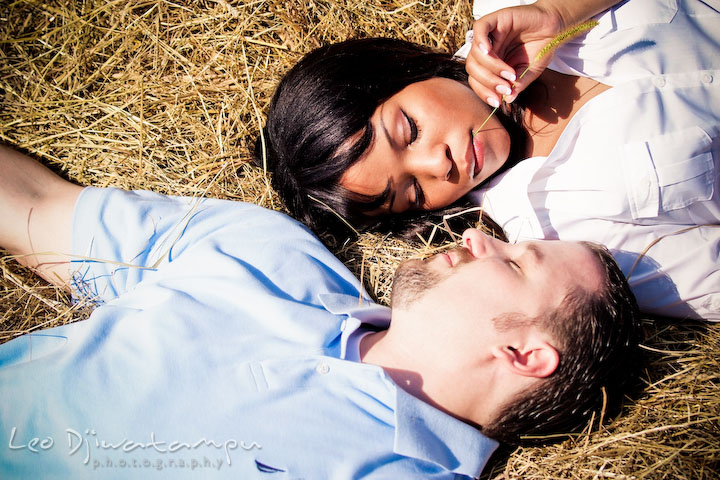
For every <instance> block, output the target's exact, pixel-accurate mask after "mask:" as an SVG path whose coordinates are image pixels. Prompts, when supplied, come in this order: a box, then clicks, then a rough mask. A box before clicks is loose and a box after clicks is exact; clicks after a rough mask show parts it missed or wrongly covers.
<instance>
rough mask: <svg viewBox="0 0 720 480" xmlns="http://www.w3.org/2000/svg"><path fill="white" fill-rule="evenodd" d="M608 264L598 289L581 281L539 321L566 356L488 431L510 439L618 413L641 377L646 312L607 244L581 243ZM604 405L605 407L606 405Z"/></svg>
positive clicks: (577, 425) (566, 428) (569, 428)
mask: <svg viewBox="0 0 720 480" xmlns="http://www.w3.org/2000/svg"><path fill="white" fill-rule="evenodd" d="M582 243H583V244H585V245H586V246H588V247H589V248H590V249H591V250H592V251H593V252H594V253H595V254H596V256H597V258H598V259H599V261H600V264H601V265H602V266H603V267H604V270H605V273H606V276H605V283H604V285H603V286H602V288H601V290H600V291H599V292H595V293H591V292H587V291H585V290H583V289H582V288H576V289H575V290H573V291H571V292H569V293H568V295H567V296H566V297H565V299H564V300H563V303H562V304H561V305H560V307H559V308H558V309H556V311H555V312H553V313H551V314H550V315H548V316H546V317H544V318H542V319H540V325H541V326H542V327H543V328H545V329H546V331H548V332H550V333H551V335H552V336H553V338H555V339H556V341H558V342H559V343H560V344H559V345H557V346H556V347H557V348H558V350H559V353H560V363H559V364H558V367H557V369H556V370H555V372H554V373H553V374H552V375H550V376H549V377H547V378H546V379H544V380H543V381H542V382H540V383H539V384H538V386H537V387H536V388H532V389H530V391H527V392H524V393H522V394H520V395H519V396H518V397H516V398H515V399H513V400H512V401H511V402H509V404H507V405H506V406H505V407H504V408H503V409H502V411H501V413H500V414H499V415H498V416H497V417H496V419H495V420H494V421H493V422H492V424H490V425H484V426H483V429H482V431H483V433H484V434H486V435H487V436H489V437H491V438H494V439H496V440H500V441H504V442H506V443H511V444H515V443H521V440H522V438H521V437H522V436H543V435H549V434H564V433H570V432H574V431H578V430H580V429H582V428H583V427H585V426H586V425H587V424H588V422H589V420H590V418H591V417H592V415H593V414H595V415H596V417H595V418H599V417H600V415H601V414H602V413H604V414H605V418H609V417H612V416H614V415H615V414H617V412H618V411H619V410H620V407H621V404H622V399H623V396H624V394H625V393H626V390H627V389H628V387H629V386H630V385H631V384H632V382H633V381H634V380H636V377H637V373H638V371H639V368H638V360H639V348H638V344H639V342H640V338H641V330H640V314H639V311H638V306H637V303H636V301H635V297H634V295H633V294H632V292H631V291H630V286H629V285H628V283H627V281H626V280H625V276H624V275H623V273H622V271H621V270H620V268H619V267H618V265H617V263H616V262H615V260H614V259H613V258H612V256H611V255H610V252H608V251H607V249H606V248H604V247H602V246H600V245H596V244H593V243H589V242H582ZM603 409H604V410H603Z"/></svg>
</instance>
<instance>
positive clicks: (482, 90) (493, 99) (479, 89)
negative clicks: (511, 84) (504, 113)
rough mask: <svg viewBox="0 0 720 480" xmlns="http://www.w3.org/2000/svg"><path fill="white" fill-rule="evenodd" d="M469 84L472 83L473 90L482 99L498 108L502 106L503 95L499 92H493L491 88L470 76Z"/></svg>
mask: <svg viewBox="0 0 720 480" xmlns="http://www.w3.org/2000/svg"><path fill="white" fill-rule="evenodd" d="M468 85H470V88H471V89H472V91H473V92H475V95H477V96H478V97H480V99H481V100H482V101H483V102H485V103H487V104H488V105H490V106H491V107H494V108H497V107H498V106H500V100H501V97H500V95H498V94H497V93H495V92H493V91H492V90H490V89H489V88H487V87H486V86H485V85H483V84H482V83H480V82H478V81H476V80H475V79H473V78H468Z"/></svg>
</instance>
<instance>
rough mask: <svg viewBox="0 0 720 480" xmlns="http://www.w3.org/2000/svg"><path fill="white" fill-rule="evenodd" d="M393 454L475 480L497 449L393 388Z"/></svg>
mask: <svg viewBox="0 0 720 480" xmlns="http://www.w3.org/2000/svg"><path fill="white" fill-rule="evenodd" d="M395 422H396V423H395V446H394V450H395V453H398V454H400V455H405V456H408V457H413V458H418V459H422V460H426V461H430V462H433V463H436V464H438V465H442V466H443V467H444V468H445V469H447V470H449V471H452V472H454V473H458V474H461V475H466V476H468V477H472V478H476V477H478V476H479V475H480V474H481V473H482V470H483V468H485V465H486V464H487V462H488V460H489V459H490V456H491V455H492V454H493V452H494V451H495V450H496V449H497V447H498V445H499V444H498V442H497V441H495V440H493V439H491V438H488V437H486V436H485V435H483V434H482V433H480V431H479V430H478V429H476V428H475V427H473V426H471V425H468V424H466V423H464V422H462V421H460V420H458V419H456V418H454V417H451V416H450V415H448V414H446V413H444V412H441V411H440V410H438V409H436V408H434V407H432V406H430V405H428V404H427V403H425V402H423V401H422V400H419V399H417V398H415V397H414V396H412V395H410V394H409V393H407V392H406V391H405V390H403V389H402V388H400V387H398V388H397V400H396V406H395Z"/></svg>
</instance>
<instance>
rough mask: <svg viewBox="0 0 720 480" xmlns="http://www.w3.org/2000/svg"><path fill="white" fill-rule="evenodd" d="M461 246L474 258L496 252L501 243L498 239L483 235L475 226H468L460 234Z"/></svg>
mask: <svg viewBox="0 0 720 480" xmlns="http://www.w3.org/2000/svg"><path fill="white" fill-rule="evenodd" d="M462 244H463V247H465V248H467V249H468V250H470V253H471V254H472V255H473V257H475V258H482V257H486V256H488V255H492V254H494V253H497V251H498V248H499V247H500V245H499V244H503V242H501V241H500V240H498V239H496V238H493V237H491V236H489V235H485V234H484V233H483V232H481V231H480V230H479V229H477V228H468V229H467V230H465V231H464V232H463V235H462Z"/></svg>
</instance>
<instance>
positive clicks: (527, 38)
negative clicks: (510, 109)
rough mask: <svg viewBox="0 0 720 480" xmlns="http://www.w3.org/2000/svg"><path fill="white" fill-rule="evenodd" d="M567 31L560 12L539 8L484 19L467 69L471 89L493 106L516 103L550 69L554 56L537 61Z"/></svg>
mask: <svg viewBox="0 0 720 480" xmlns="http://www.w3.org/2000/svg"><path fill="white" fill-rule="evenodd" d="M564 28H565V24H564V21H563V19H562V16H561V15H560V14H559V13H557V11H556V10H550V9H545V8H543V7H539V6H537V5H536V4H533V5H526V6H520V7H511V8H504V9H502V10H498V11H497V12H493V13H491V14H488V15H486V16H484V17H482V18H480V19H479V20H477V21H476V22H475V24H474V26H473V30H474V38H473V44H472V48H471V50H470V53H469V54H468V57H467V61H466V66H465V69H466V70H467V72H468V75H469V83H470V87H471V88H472V89H473V91H474V92H475V93H476V94H477V95H478V96H479V97H480V98H482V99H483V100H485V101H486V102H487V103H488V104H489V105H490V106H493V107H497V106H498V105H500V102H501V101H505V102H508V103H510V102H512V101H513V100H515V98H516V97H517V95H518V93H520V92H521V91H523V90H524V89H525V87H527V86H528V85H529V84H530V83H531V82H532V81H533V80H535V79H536V78H537V77H538V76H539V75H540V74H541V73H542V71H543V70H545V67H547V66H548V64H549V63H550V60H552V56H553V53H552V52H549V53H547V54H546V55H545V56H543V58H542V59H540V60H539V61H534V59H535V57H536V56H537V54H538V53H539V52H540V51H541V50H542V49H543V48H544V47H545V46H546V45H547V44H548V43H549V42H550V41H551V40H552V39H553V38H554V37H555V36H556V35H557V34H558V33H560V32H562V31H563V29H564ZM528 65H530V69H529V70H528V71H527V72H526V73H525V74H524V75H523V76H522V78H520V76H521V75H522V74H523V72H525V70H526V68H527V67H528Z"/></svg>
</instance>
